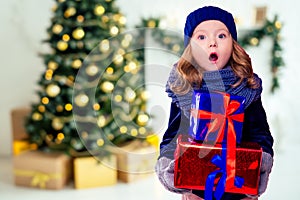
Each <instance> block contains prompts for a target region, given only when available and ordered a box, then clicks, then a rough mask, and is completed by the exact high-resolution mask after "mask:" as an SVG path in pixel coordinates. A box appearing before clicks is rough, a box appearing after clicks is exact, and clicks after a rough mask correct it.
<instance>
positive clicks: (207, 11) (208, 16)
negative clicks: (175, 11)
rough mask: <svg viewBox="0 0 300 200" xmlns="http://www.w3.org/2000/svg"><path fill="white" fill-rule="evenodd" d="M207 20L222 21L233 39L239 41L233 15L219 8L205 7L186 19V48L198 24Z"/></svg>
mask: <svg viewBox="0 0 300 200" xmlns="http://www.w3.org/2000/svg"><path fill="white" fill-rule="evenodd" d="M207 20H218V21H221V22H222V23H223V24H225V26H226V27H227V28H228V30H229V32H230V34H231V37H232V38H233V39H234V40H235V41H237V32H236V27H235V22H234V19H233V16H232V14H231V13H229V12H227V11H225V10H222V9H221V8H218V7H214V6H205V7H202V8H198V9H197V10H195V11H193V12H191V13H190V14H189V15H188V16H187V18H186V22H185V27H184V46H185V47H186V46H187V45H188V43H189V41H190V38H191V37H192V35H193V32H194V29H195V28H196V27H197V26H198V24H200V23H201V22H204V21H207Z"/></svg>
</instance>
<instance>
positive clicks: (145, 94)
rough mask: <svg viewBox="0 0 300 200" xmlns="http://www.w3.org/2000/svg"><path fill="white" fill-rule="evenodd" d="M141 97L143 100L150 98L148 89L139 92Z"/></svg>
mask: <svg viewBox="0 0 300 200" xmlns="http://www.w3.org/2000/svg"><path fill="white" fill-rule="evenodd" d="M141 98H142V100H143V101H147V100H148V99H149V98H150V92H149V91H146V90H145V91H143V92H142V93H141Z"/></svg>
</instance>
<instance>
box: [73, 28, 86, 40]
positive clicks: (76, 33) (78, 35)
mask: <svg viewBox="0 0 300 200" xmlns="http://www.w3.org/2000/svg"><path fill="white" fill-rule="evenodd" d="M84 35H85V32H84V30H83V29H82V28H81V27H79V28H76V29H75V30H74V31H73V32H72V36H73V38H74V39H76V40H81V39H82V38H83V37H84Z"/></svg>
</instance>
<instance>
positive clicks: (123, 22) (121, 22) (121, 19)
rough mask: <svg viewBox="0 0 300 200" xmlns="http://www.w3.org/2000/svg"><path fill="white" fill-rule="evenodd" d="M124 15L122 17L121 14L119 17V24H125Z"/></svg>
mask: <svg viewBox="0 0 300 200" xmlns="http://www.w3.org/2000/svg"><path fill="white" fill-rule="evenodd" d="M126 21H127V20H126V17H124V16H121V17H120V18H119V24H121V25H125V24H126Z"/></svg>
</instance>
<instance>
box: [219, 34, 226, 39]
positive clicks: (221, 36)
mask: <svg viewBox="0 0 300 200" xmlns="http://www.w3.org/2000/svg"><path fill="white" fill-rule="evenodd" d="M218 37H219V38H220V39H223V38H226V35H225V34H224V33H221V34H219V36H218Z"/></svg>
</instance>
